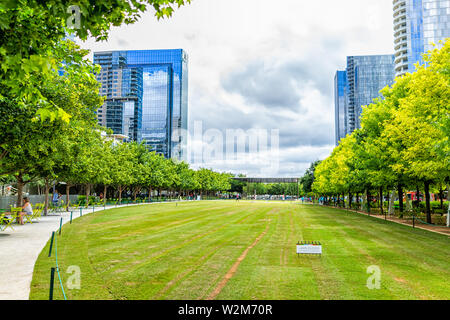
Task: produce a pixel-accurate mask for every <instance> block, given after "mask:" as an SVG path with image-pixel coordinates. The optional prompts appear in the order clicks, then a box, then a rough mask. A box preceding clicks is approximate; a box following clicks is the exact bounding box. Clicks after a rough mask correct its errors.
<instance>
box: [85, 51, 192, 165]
mask: <svg viewBox="0 0 450 320" xmlns="http://www.w3.org/2000/svg"><path fill="white" fill-rule="evenodd" d="M94 63H95V64H99V65H100V66H101V67H102V69H101V72H100V74H98V75H97V79H98V81H99V82H101V84H102V87H101V89H100V94H101V95H103V96H105V97H106V100H105V103H104V105H103V106H102V107H101V108H100V109H99V110H98V113H97V116H98V121H99V124H101V125H103V126H104V127H107V128H111V129H112V130H113V131H114V133H115V134H123V135H126V136H127V137H128V138H129V140H135V141H138V142H142V141H143V142H144V143H145V145H146V146H147V148H148V149H149V150H151V151H156V152H157V153H160V154H163V155H164V156H165V157H167V158H176V159H180V160H185V159H186V148H187V146H186V143H187V141H186V139H187V137H186V135H185V134H183V133H186V132H187V123H188V121H187V115H188V56H187V54H186V52H185V51H183V50H181V49H177V50H137V51H108V52H95V53H94Z"/></svg>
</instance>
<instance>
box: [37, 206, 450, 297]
mask: <svg viewBox="0 0 450 320" xmlns="http://www.w3.org/2000/svg"><path fill="white" fill-rule="evenodd" d="M299 240H316V241H320V242H321V243H322V244H323V246H324V249H323V250H324V253H323V255H322V256H321V257H318V256H308V257H306V256H300V257H297V255H296V253H295V249H296V247H295V245H296V243H297V241H299ZM449 244H450V240H449V238H448V237H447V236H444V235H439V234H434V233H431V232H428V231H424V230H418V229H412V228H410V227H406V226H402V225H398V224H394V223H391V222H385V221H382V220H379V219H375V218H370V217H366V216H362V215H358V214H356V213H348V212H346V211H343V210H334V209H328V208H321V207H317V206H306V205H305V206H302V205H298V204H290V203H265V202H258V203H254V202H245V201H241V202H239V203H237V202H235V201H229V202H225V201H223V202H220V201H217V202H192V203H180V204H178V205H176V204H175V203H170V204H158V205H146V206H136V207H128V208H121V209H111V210H108V211H105V212H98V213H95V214H91V215H86V216H83V217H82V218H80V219H77V220H75V221H74V222H73V224H72V225H66V226H64V227H63V232H62V235H61V236H59V237H58V261H59V264H60V268H61V271H62V272H61V275H62V277H63V282H64V283H65V281H66V280H67V279H68V277H69V276H70V274H68V273H66V271H67V268H68V267H69V266H71V265H76V266H79V267H80V268H81V289H79V290H77V289H74V290H68V289H67V288H66V293H67V298H68V299H139V300H141V299H144V300H148V299H225V300H226V299H263V300H265V299H275V300H280V299H450V284H449V279H450V268H449V267H450V258H449V257H450V247H449ZM48 246H49V244H47V246H46V247H45V248H44V250H43V251H42V253H41V254H40V256H39V259H38V261H37V263H36V266H35V270H34V276H33V281H32V285H31V294H30V299H48V289H49V276H50V267H52V266H53V265H54V261H55V259H54V257H53V256H52V257H51V258H48V250H49V248H48ZM371 265H377V266H379V267H380V269H381V288H380V289H378V290H377V289H374V290H369V289H368V288H367V287H366V282H367V279H368V277H369V276H370V274H368V273H367V268H368V267H369V266H371ZM56 284H57V281H55V288H56V289H55V290H56V291H55V296H56V298H58V299H61V298H62V294H61V290H60V289H58V287H57V286H56ZM65 287H67V285H65Z"/></svg>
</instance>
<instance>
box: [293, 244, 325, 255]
mask: <svg viewBox="0 0 450 320" xmlns="http://www.w3.org/2000/svg"><path fill="white" fill-rule="evenodd" d="M297 254H322V245H320V244H298V245H297Z"/></svg>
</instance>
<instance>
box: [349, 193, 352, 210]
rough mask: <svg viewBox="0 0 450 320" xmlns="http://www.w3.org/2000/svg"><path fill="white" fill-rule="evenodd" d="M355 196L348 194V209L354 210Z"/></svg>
mask: <svg viewBox="0 0 450 320" xmlns="http://www.w3.org/2000/svg"><path fill="white" fill-rule="evenodd" d="M352 202H353V195H352V193H351V192H349V193H348V208H349V209H350V210H351V209H352Z"/></svg>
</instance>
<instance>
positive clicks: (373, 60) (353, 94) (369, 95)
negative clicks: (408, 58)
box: [335, 54, 395, 145]
mask: <svg viewBox="0 0 450 320" xmlns="http://www.w3.org/2000/svg"><path fill="white" fill-rule="evenodd" d="M394 73H395V72H394V55H391V54H388V55H372V56H349V57H347V69H346V70H345V71H338V72H337V74H336V76H335V114H336V118H335V122H336V145H337V144H338V143H339V141H340V140H341V139H342V138H344V137H345V136H346V135H347V134H350V133H352V132H353V131H354V130H356V129H358V128H361V122H360V119H361V113H362V107H363V106H365V105H369V104H371V103H372V102H373V100H374V99H376V98H378V97H380V96H381V94H380V91H381V89H383V88H384V87H386V86H388V85H392V83H393V82H394V78H395V75H394Z"/></svg>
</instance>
